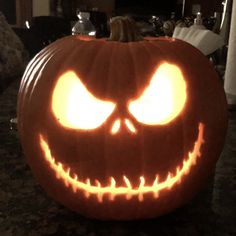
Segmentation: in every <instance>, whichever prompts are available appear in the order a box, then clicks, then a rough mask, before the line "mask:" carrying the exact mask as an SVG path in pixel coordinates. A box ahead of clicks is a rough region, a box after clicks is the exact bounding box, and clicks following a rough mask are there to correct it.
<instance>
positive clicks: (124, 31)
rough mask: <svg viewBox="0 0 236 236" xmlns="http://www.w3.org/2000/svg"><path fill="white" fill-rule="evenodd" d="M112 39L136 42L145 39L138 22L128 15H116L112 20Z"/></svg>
mask: <svg viewBox="0 0 236 236" xmlns="http://www.w3.org/2000/svg"><path fill="white" fill-rule="evenodd" d="M110 30H111V33H110V38H109V40H111V41H118V42H135V41H140V40H143V37H142V36H141V34H140V31H139V29H138V27H137V25H136V22H135V21H134V20H133V19H131V18H130V17H127V16H116V17H113V18H111V20H110Z"/></svg>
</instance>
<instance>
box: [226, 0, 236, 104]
mask: <svg viewBox="0 0 236 236" xmlns="http://www.w3.org/2000/svg"><path fill="white" fill-rule="evenodd" d="M224 88H225V92H226V93H227V94H229V95H232V96H229V97H232V100H231V101H230V100H229V99H228V103H229V104H236V1H233V5H232V16H231V26H230V35H229V48H228V55H227V63H226V71H225V84H224Z"/></svg>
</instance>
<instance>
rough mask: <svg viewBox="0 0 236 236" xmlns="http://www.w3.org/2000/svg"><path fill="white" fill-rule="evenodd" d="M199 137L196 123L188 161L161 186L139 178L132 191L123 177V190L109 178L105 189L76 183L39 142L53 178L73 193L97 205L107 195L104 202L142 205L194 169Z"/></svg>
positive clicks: (99, 185) (200, 124)
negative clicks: (122, 199) (118, 199)
mask: <svg viewBox="0 0 236 236" xmlns="http://www.w3.org/2000/svg"><path fill="white" fill-rule="evenodd" d="M203 134H204V124H203V123H199V125H198V137H197V140H196V141H195V143H194V148H193V150H192V151H191V152H189V153H188V158H187V159H186V160H183V163H182V165H180V166H177V168H176V171H175V173H174V172H169V173H168V175H167V178H166V179H165V180H164V181H162V182H159V177H158V175H156V178H155V180H154V182H153V184H152V185H146V184H145V178H144V176H140V184H139V186H138V187H136V188H134V187H132V183H131V181H130V180H129V179H128V178H127V177H126V176H125V175H124V176H123V181H124V186H116V181H115V179H114V178H113V177H110V178H109V180H110V184H109V185H106V186H102V184H101V183H100V182H99V180H95V183H96V185H92V184H91V183H90V179H89V178H88V179H87V180H86V181H85V182H83V181H80V180H79V179H78V176H77V175H76V174H75V173H71V171H70V168H65V167H64V166H63V164H62V163H60V162H57V161H56V160H55V158H54V157H53V156H52V154H51V151H50V147H49V145H48V143H47V142H46V140H45V138H44V137H43V135H41V134H40V135H39V140H40V147H41V149H42V151H43V154H44V155H43V156H44V159H45V160H46V161H47V162H48V163H49V165H50V167H51V169H52V170H53V171H54V172H55V175H56V177H57V178H58V179H61V180H62V181H63V182H64V184H65V185H66V186H67V187H71V189H72V190H73V192H74V193H76V192H78V191H82V192H84V194H85V196H86V197H87V198H89V197H90V195H96V196H97V199H98V201H99V202H102V201H103V198H104V195H108V199H109V200H111V201H112V200H114V199H115V197H116V196H118V195H124V196H125V197H126V199H127V200H129V199H131V198H132V197H133V196H137V197H138V200H139V201H140V202H142V201H143V200H144V194H148V193H152V194H153V197H154V198H158V196H159V194H160V192H161V191H163V190H165V189H171V188H173V187H174V186H175V185H177V184H179V183H181V181H182V178H183V177H184V176H185V175H188V174H189V172H190V171H191V168H192V166H194V165H196V163H197V159H198V158H200V157H201V152H200V149H201V146H202V144H203V143H204V139H203Z"/></svg>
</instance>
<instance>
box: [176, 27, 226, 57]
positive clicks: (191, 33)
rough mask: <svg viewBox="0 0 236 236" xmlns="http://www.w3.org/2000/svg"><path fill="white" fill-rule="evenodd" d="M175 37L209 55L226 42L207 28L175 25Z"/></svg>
mask: <svg viewBox="0 0 236 236" xmlns="http://www.w3.org/2000/svg"><path fill="white" fill-rule="evenodd" d="M172 37H173V38H176V39H181V40H183V41H185V42H188V43H190V44H191V45H193V46H194V47H196V48H198V49H199V50H200V51H201V52H202V53H203V54H204V55H209V54H211V53H213V52H214V51H216V50H217V49H219V48H220V47H222V46H223V45H224V44H225V43H224V41H223V39H222V37H221V36H219V35H218V34H215V33H213V32H212V31H210V30H206V29H196V28H191V27H190V28H187V27H178V26H177V27H175V30H174V33H173V36H172Z"/></svg>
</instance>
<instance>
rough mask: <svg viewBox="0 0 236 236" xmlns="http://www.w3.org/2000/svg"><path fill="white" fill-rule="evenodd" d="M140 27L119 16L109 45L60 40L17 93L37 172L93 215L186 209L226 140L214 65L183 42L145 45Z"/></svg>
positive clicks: (48, 186)
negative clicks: (138, 31) (185, 206)
mask: <svg viewBox="0 0 236 236" xmlns="http://www.w3.org/2000/svg"><path fill="white" fill-rule="evenodd" d="M132 25H133V24H132V21H131V20H129V19H127V18H122V17H121V18H115V19H114V20H112V22H111V29H113V28H114V29H115V33H114V32H113V31H112V34H111V38H110V40H107V39H99V40H96V39H89V38H85V39H83V38H81V37H78V36H69V37H65V38H63V39H60V40H58V41H56V42H54V43H52V44H51V45H49V46H48V47H46V48H45V49H44V50H42V51H41V52H40V53H39V54H38V55H36V56H35V58H34V59H33V60H32V61H31V62H30V63H29V65H28V67H27V69H26V71H25V74H24V77H23V79H22V82H21V86H20V90H19V96H18V126H19V131H20V137H21V142H22V145H23V149H24V152H25V155H26V158H27V161H28V163H29V165H30V166H31V168H32V170H33V173H34V175H35V176H36V178H37V180H38V181H39V182H40V184H41V185H42V186H43V188H44V189H45V190H46V191H47V192H48V194H49V195H51V196H52V197H53V198H54V199H56V200H57V201H59V202H61V203H62V204H64V205H65V206H67V207H69V208H71V209H72V210H75V211H78V212H79V213H81V214H84V215H86V216H89V217H93V218H100V219H140V218H150V217H156V216H158V215H161V214H165V213H167V212H169V211H171V210H173V209H175V208H177V207H179V206H181V205H182V204H183V203H185V202H186V201H187V200H189V199H190V198H191V197H192V196H193V195H194V194H195V193H196V192H197V191H198V190H199V189H200V187H201V186H202V185H203V183H204V182H205V181H206V178H207V176H208V175H209V174H210V173H211V172H212V171H213V169H214V165H215V163H216V160H217V158H218V156H219V154H220V152H221V149H222V146H223V143H224V137H225V133H226V126H227V115H226V114H227V106H226V99H225V95H224V91H223V88H222V85H221V83H220V81H219V80H218V77H217V74H216V72H215V71H214V69H213V68H212V66H211V64H210V63H209V61H208V59H207V58H205V57H204V56H203V55H202V54H201V53H200V52H199V51H198V50H197V49H195V48H193V47H192V46H191V45H189V44H187V43H184V42H182V41H180V40H174V39H172V38H155V39H141V38H140V37H138V34H137V31H136V30H133V29H134V28H131V29H130V28H129V27H130V26H132ZM120 28H121V29H123V30H121V34H119V33H118V32H119V29H120Z"/></svg>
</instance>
